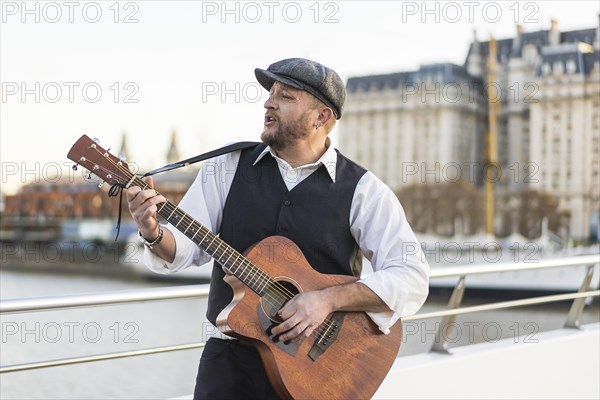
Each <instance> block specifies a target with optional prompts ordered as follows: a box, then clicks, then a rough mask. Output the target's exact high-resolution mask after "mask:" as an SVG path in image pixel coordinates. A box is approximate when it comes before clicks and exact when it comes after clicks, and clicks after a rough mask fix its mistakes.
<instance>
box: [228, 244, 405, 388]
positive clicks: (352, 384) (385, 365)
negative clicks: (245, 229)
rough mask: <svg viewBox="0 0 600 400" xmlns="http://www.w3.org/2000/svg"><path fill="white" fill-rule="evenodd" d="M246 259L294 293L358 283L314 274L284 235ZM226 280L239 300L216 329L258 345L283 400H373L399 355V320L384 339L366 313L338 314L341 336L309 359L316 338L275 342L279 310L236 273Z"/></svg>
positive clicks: (259, 246) (348, 278)
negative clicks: (271, 328)
mask: <svg viewBox="0 0 600 400" xmlns="http://www.w3.org/2000/svg"><path fill="white" fill-rule="evenodd" d="M244 255H245V256H246V258H248V259H249V260H251V261H252V262H253V263H254V264H255V265H257V266H259V267H260V268H261V269H262V270H263V271H264V272H265V273H267V274H268V275H270V276H271V277H273V278H274V279H275V280H276V281H277V282H278V283H282V284H283V285H285V287H286V288H288V289H289V291H293V290H296V292H306V291H312V290H319V289H323V288H326V287H330V286H337V285H342V284H347V283H352V282H355V281H357V280H358V279H357V278H355V277H352V276H347V275H328V274H321V273H319V272H317V271H315V270H314V269H313V268H312V267H311V266H310V265H309V263H308V261H307V260H306V258H305V257H304V255H303V254H302V252H301V250H300V249H299V248H298V247H297V246H296V245H295V244H294V243H293V242H292V241H290V240H289V239H287V238H284V237H281V236H272V237H269V238H266V239H264V240H262V241H260V242H259V243H257V244H255V245H253V246H252V247H250V248H249V249H248V250H247V251H246V252H245V253H244ZM225 281H226V282H227V283H228V284H229V285H230V286H231V287H232V288H233V291H234V296H233V300H232V302H231V303H230V304H229V306H228V307H226V308H225V309H224V310H223V311H222V312H221V313H220V314H219V316H218V319H217V325H218V327H219V329H220V330H221V331H222V332H223V333H225V334H228V335H230V336H235V337H238V338H244V339H247V340H250V341H251V342H253V343H254V344H255V346H256V348H257V349H258V352H259V354H260V356H261V358H262V360H263V363H264V365H265V369H266V372H267V375H268V377H269V379H270V381H271V383H272V385H273V387H274V388H275V390H276V391H277V393H278V394H279V396H280V397H282V398H287V399H317V398H318V399H365V398H371V397H372V396H373V394H374V393H375V392H376V391H377V389H378V387H379V385H380V384H381V382H382V381H383V379H384V378H385V376H386V375H387V373H388V371H389V369H390V368H391V366H392V364H393V362H394V360H395V358H396V356H397V354H398V350H399V349H400V342H401V339H402V325H401V323H400V321H398V322H397V323H396V324H395V325H394V326H393V327H392V329H391V332H390V333H389V334H387V335H384V334H383V333H382V332H381V331H380V330H379V328H378V327H377V325H375V323H373V321H371V319H370V318H369V317H368V316H367V314H366V313H364V312H336V313H334V314H335V315H336V317H337V319H336V321H338V322H339V324H338V325H339V330H338V331H337V332H336V333H337V335H334V339H333V340H331V341H330V342H329V343H327V344H326V349H325V350H324V351H323V352H322V353H321V354H319V355H317V356H316V357H314V356H313V357H310V356H309V353H310V352H311V350H313V351H314V347H315V341H316V340H317V335H316V334H313V335H311V336H310V337H309V338H307V339H306V340H304V341H302V342H300V343H290V344H283V343H281V342H279V343H275V342H273V340H272V336H270V331H269V326H274V324H275V323H276V322H277V321H273V320H272V319H276V318H273V317H274V314H275V313H276V311H277V309H279V308H280V307H279V306H277V307H275V309H272V310H268V307H269V304H265V300H264V296H263V297H260V296H258V295H257V294H256V293H255V292H253V291H252V290H249V289H248V288H247V287H246V286H245V285H244V284H243V283H242V282H241V281H240V280H238V279H237V278H236V277H235V276H233V275H227V276H226V277H225ZM269 316H271V317H272V319H270V318H269ZM313 358H316V359H313Z"/></svg>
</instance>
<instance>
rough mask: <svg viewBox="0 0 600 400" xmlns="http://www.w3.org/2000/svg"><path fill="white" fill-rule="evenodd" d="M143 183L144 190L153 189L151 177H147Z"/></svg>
mask: <svg viewBox="0 0 600 400" xmlns="http://www.w3.org/2000/svg"><path fill="white" fill-rule="evenodd" d="M144 181H145V182H146V189H154V179H153V178H152V177H151V176H147V177H146V178H145V179H144Z"/></svg>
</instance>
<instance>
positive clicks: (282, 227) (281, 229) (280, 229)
mask: <svg viewBox="0 0 600 400" xmlns="http://www.w3.org/2000/svg"><path fill="white" fill-rule="evenodd" d="M279 231H280V232H285V231H287V228H286V227H285V226H283V225H279Z"/></svg>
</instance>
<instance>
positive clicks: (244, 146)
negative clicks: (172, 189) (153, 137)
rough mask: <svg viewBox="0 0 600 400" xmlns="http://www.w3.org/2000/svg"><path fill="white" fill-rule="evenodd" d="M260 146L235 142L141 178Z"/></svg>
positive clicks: (159, 169)
mask: <svg viewBox="0 0 600 400" xmlns="http://www.w3.org/2000/svg"><path fill="white" fill-rule="evenodd" d="M258 144H260V142H237V143H232V144H228V145H227V146H223V147H221V148H219V149H216V150H212V151H209V152H206V153H203V154H198V155H197V156H195V157H192V158H188V159H185V160H182V161H178V162H176V163H173V164H167V165H165V166H164V167H160V168H156V169H153V170H152V171H150V172H146V173H145V174H144V175H143V176H142V178H145V177H147V176H152V175H155V174H160V173H161V172H166V171H171V170H174V169H177V168H181V167H187V166H188V165H192V164H195V163H197V162H200V161H204V160H207V159H209V158H214V157H218V156H222V155H223V154H227V153H231V152H234V151H236V150H244V149H248V148H250V147H254V146H256V145H258Z"/></svg>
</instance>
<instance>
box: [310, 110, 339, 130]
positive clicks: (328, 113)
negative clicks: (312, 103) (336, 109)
mask: <svg viewBox="0 0 600 400" xmlns="http://www.w3.org/2000/svg"><path fill="white" fill-rule="evenodd" d="M332 118H335V116H334V114H333V110H332V109H331V108H329V107H323V108H321V110H320V112H319V116H318V117H317V121H316V122H315V124H316V125H318V126H317V127H321V126H324V125H325V124H327V123H328V122H329V121H330V120H331V119H332Z"/></svg>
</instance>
